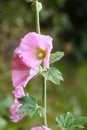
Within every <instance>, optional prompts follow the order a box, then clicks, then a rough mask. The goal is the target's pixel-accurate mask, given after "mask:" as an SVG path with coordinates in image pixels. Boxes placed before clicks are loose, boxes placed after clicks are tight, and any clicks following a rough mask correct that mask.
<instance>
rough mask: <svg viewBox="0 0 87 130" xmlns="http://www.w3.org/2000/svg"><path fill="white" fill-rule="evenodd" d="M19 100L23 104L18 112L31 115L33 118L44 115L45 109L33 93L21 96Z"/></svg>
mask: <svg viewBox="0 0 87 130" xmlns="http://www.w3.org/2000/svg"><path fill="white" fill-rule="evenodd" d="M18 101H19V102H20V103H21V104H22V105H21V106H20V107H19V109H18V111H17V113H18V114H24V115H29V116H30V117H31V118H33V117H37V116H40V117H43V115H44V109H43V108H42V107H40V106H39V105H38V104H37V101H36V99H34V98H33V97H32V96H31V95H27V96H25V97H23V98H20V99H18Z"/></svg>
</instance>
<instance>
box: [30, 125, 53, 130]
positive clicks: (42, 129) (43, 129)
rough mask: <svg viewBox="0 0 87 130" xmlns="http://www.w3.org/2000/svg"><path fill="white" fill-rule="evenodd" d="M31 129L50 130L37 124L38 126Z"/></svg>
mask: <svg viewBox="0 0 87 130" xmlns="http://www.w3.org/2000/svg"><path fill="white" fill-rule="evenodd" d="M31 130H51V129H50V128H47V127H46V126H42V127H41V126H38V127H34V128H32V129H31Z"/></svg>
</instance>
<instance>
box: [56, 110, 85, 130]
mask: <svg viewBox="0 0 87 130" xmlns="http://www.w3.org/2000/svg"><path fill="white" fill-rule="evenodd" d="M56 122H57V125H58V126H59V127H60V128H61V129H62V130H75V129H76V128H84V126H83V124H85V123H87V117H74V116H73V115H72V114H71V113H70V112H68V113H67V114H64V115H63V114H62V115H59V116H57V117H56Z"/></svg>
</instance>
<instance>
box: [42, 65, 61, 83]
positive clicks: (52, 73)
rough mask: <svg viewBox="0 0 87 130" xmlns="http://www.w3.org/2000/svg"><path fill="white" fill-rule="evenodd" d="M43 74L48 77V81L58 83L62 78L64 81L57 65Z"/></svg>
mask: <svg viewBox="0 0 87 130" xmlns="http://www.w3.org/2000/svg"><path fill="white" fill-rule="evenodd" d="M41 75H42V76H43V77H44V78H46V80H47V81H51V82H53V83H54V84H57V85H59V84H60V80H62V81H63V77H62V73H61V72H60V71H59V70H58V69H57V68H55V67H51V68H50V69H49V70H48V71H43V72H42V73H41Z"/></svg>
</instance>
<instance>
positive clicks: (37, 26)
mask: <svg viewBox="0 0 87 130" xmlns="http://www.w3.org/2000/svg"><path fill="white" fill-rule="evenodd" d="M38 4H39V3H38V0H36V32H37V33H38V34H40V20H39V12H40V10H39V5H38ZM46 98H47V96H46V78H43V89H42V102H43V106H44V117H43V125H45V126H47V114H46V107H47V106H46Z"/></svg>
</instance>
